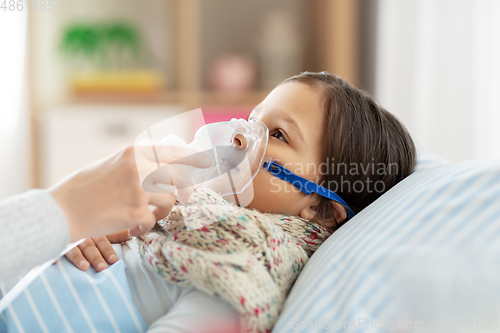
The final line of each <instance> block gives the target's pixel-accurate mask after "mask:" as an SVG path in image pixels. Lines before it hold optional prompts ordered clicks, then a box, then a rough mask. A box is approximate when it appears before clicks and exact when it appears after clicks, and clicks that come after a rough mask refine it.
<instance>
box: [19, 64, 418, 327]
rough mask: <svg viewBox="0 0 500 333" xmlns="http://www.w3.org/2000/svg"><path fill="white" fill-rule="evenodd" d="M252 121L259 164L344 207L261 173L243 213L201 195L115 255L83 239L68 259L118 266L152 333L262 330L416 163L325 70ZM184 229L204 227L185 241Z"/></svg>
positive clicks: (278, 95)
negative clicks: (346, 230)
mask: <svg viewBox="0 0 500 333" xmlns="http://www.w3.org/2000/svg"><path fill="white" fill-rule="evenodd" d="M250 118H257V119H260V120H262V121H263V122H264V123H265V124H266V125H267V127H268V128H269V131H270V132H269V134H270V138H269V143H268V147H267V151H266V156H267V157H269V158H271V159H272V160H273V161H274V162H276V163H278V164H279V165H281V166H284V167H285V168H286V169H288V170H289V171H290V172H292V173H293V174H295V175H297V176H299V177H302V178H305V179H306V180H308V181H311V182H314V183H316V184H318V185H320V186H322V187H324V188H326V189H327V190H330V191H332V192H334V193H336V194H337V195H338V196H340V197H341V198H342V199H343V201H344V202H345V204H346V205H344V204H343V203H341V202H342V201H340V202H339V200H332V197H331V196H328V195H324V194H323V195H319V194H317V193H310V194H306V193H304V192H303V191H300V190H298V189H297V186H296V185H297V184H293V185H292V184H291V183H290V182H289V181H286V180H284V179H282V178H281V177H277V176H275V175H274V174H273V173H271V172H264V171H261V172H259V173H258V174H257V176H256V178H255V179H254V181H253V191H254V199H253V201H252V202H251V203H250V205H249V206H248V207H247V208H240V207H237V206H235V205H233V204H230V203H228V202H227V201H225V200H224V199H223V198H222V197H220V196H218V195H217V194H216V193H214V192H212V191H210V190H207V189H203V188H197V189H196V190H195V193H194V194H193V195H192V197H191V199H190V205H182V204H177V205H176V206H175V207H174V209H173V210H172V212H171V213H170V214H169V216H168V217H167V218H166V219H165V220H163V221H161V222H159V223H158V224H157V226H156V227H155V228H154V229H153V230H152V231H151V232H150V233H148V234H146V235H144V236H141V237H138V238H134V239H132V240H130V241H128V242H127V243H125V244H122V245H119V244H115V245H113V247H111V245H110V244H109V242H108V241H107V239H106V238H100V239H95V240H87V241H86V243H85V244H84V245H83V246H80V248H81V251H80V250H78V249H76V250H75V251H73V252H71V253H69V254H68V255H67V257H68V258H69V259H70V260H71V261H72V262H74V263H75V264H77V265H80V263H81V262H84V263H85V262H86V261H85V260H84V257H86V258H88V259H89V261H90V262H91V263H92V264H93V265H94V266H95V267H97V268H99V270H102V269H103V268H105V267H106V264H105V263H104V260H103V259H102V256H104V257H106V259H107V260H108V262H109V263H113V262H115V261H116V259H117V258H116V257H115V258H112V256H113V255H115V254H116V255H117V256H118V257H119V258H120V259H123V262H124V263H125V264H126V268H123V269H124V270H125V274H126V278H127V284H128V285H127V286H128V287H129V291H130V298H131V299H132V301H133V304H134V305H135V307H136V309H137V311H138V313H140V315H141V316H142V319H143V320H144V323H145V324H146V325H147V326H148V329H149V331H151V332H153V331H154V332H156V331H158V332H160V331H168V332H237V331H246V332H269V331H270V330H271V328H272V326H273V324H274V322H275V321H276V319H277V317H278V314H279V311H280V309H281V306H282V304H283V302H284V300H285V298H286V295H287V293H288V291H289V289H290V288H291V286H292V284H293V282H294V281H295V279H296V278H297V276H298V274H299V273H300V270H301V269H302V267H303V266H304V264H305V263H306V261H307V258H308V257H309V256H311V255H312V253H314V251H315V250H316V249H317V248H318V247H319V245H321V244H322V243H323V242H324V241H325V240H326V238H327V237H328V236H329V235H330V234H331V233H332V232H333V231H335V230H336V229H337V228H339V227H340V226H341V225H342V224H343V223H345V222H346V221H347V219H348V216H349V215H350V213H351V211H352V212H353V213H358V212H359V211H361V210H362V209H363V208H365V207H366V206H368V205H369V204H370V203H371V202H373V201H374V200H375V199H377V198H378V197H379V196H380V195H382V194H383V193H384V192H386V191H387V190H388V189H390V188H391V187H392V186H394V185H395V184H396V183H398V182H399V181H401V180H402V179H403V178H405V177H406V176H408V175H409V174H410V173H411V172H412V170H413V167H414V165H415V155H416V154H415V147H414V144H413V141H412V139H411V137H410V135H409V134H408V132H407V130H406V129H405V127H404V126H403V125H402V124H401V123H400V122H399V121H398V120H397V119H396V118H395V117H394V116H393V115H391V114H390V113H388V112H387V111H386V110H384V109H383V108H381V107H380V106H378V105H377V104H376V103H375V102H374V100H373V99H372V98H371V97H370V96H369V95H368V94H367V93H365V92H363V91H361V90H359V89H357V88H355V87H353V86H352V85H350V84H348V83H347V82H346V81H344V80H342V79H341V78H339V77H337V76H334V75H331V74H329V73H327V72H321V73H310V72H304V73H302V74H300V75H297V76H294V77H291V78H289V79H287V80H285V81H283V82H282V83H281V84H280V85H278V86H277V87H276V88H275V89H274V90H273V91H272V92H271V93H270V94H269V95H268V96H267V97H266V99H265V100H264V101H263V102H262V103H261V104H259V105H258V106H257V107H255V109H254V110H253V111H252V113H251V114H250ZM325 191H326V190H325ZM326 192H328V191H326ZM322 193H324V192H322ZM328 193H329V192H328ZM192 205H198V206H201V207H202V208H203V209H198V210H196V211H195V210H192ZM189 223H197V224H198V225H199V224H200V223H201V225H202V226H203V227H202V228H200V229H196V230H190V231H188V230H187V229H186V225H189ZM94 244H96V245H94ZM113 249H114V250H116V252H114V251H113ZM101 253H102V254H101ZM82 254H83V256H82ZM120 262H122V261H121V260H120V261H118V262H117V263H120ZM99 264H101V266H99ZM58 265H59V266H60V265H61V263H59V264H58ZM85 265H87V266H88V263H87V264H84V265H80V266H79V267H80V268H82V269H86V268H87V267H86V266H85ZM103 265H104V267H103ZM115 266H117V265H116V264H115V265H112V266H111V267H110V268H109V269H108V270H110V269H113V268H114V267H115ZM52 267H54V270H55V269H57V267H58V266H52ZM51 269H52V268H51ZM59 269H61V268H60V267H59ZM108 270H106V271H108ZM75 271H76V272H77V273H78V274H80V275H81V274H86V273H83V272H80V271H77V270H75ZM106 271H103V273H105V272H106ZM99 275H102V274H96V276H99ZM53 279H57V274H55V275H54V277H53ZM75 279H76V278H75ZM61 280H62V278H61ZM74 289H78V288H74ZM30 292H31V294H33V292H34V291H33V290H31V288H30ZM32 296H33V295H31V297H32ZM80 297H85V295H83V296H80ZM16 302H17V301H16ZM35 302H36V300H35ZM14 305H15V304H14ZM54 325H55V324H54Z"/></svg>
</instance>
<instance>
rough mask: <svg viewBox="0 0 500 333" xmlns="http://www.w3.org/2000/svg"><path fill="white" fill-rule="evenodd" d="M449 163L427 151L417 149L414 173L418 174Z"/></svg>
mask: <svg viewBox="0 0 500 333" xmlns="http://www.w3.org/2000/svg"><path fill="white" fill-rule="evenodd" d="M446 163H449V162H448V161H447V160H445V159H444V158H442V157H440V156H437V155H434V154H432V153H429V152H428V151H426V150H424V149H422V148H420V147H417V165H416V166H415V170H414V172H419V171H422V170H425V169H430V168H434V167H437V166H440V165H443V164H446Z"/></svg>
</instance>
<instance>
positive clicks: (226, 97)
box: [36, 90, 269, 109]
mask: <svg viewBox="0 0 500 333" xmlns="http://www.w3.org/2000/svg"><path fill="white" fill-rule="evenodd" d="M268 94H269V91H266V90H256V91H249V92H241V93H227V92H210V91H203V92H196V91H194V92H193V91H172V92H162V93H135V94H131V93H113V94H111V93H103V94H88V93H86V94H73V95H70V96H69V97H67V98H63V99H57V100H48V101H44V102H40V103H36V104H37V105H38V106H40V107H48V106H55V105H76V104H182V105H185V106H186V108H187V109H191V108H192V109H195V108H199V107H204V106H226V107H227V106H255V105H257V104H259V103H260V102H262V101H263V100H264V98H266V96H267V95H268Z"/></svg>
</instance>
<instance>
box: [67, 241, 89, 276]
mask: <svg viewBox="0 0 500 333" xmlns="http://www.w3.org/2000/svg"><path fill="white" fill-rule="evenodd" d="M65 256H66V258H68V260H69V261H71V263H72V264H73V265H75V266H76V267H77V268H79V269H80V270H82V271H86V270H87V269H88V268H89V267H90V263H89V262H88V261H87V259H85V257H84V256H83V254H82V251H80V249H79V248H78V247H75V248H74V249H71V250H70V251H69V252H68V253H66V255H65Z"/></svg>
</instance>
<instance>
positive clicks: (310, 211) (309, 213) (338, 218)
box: [299, 200, 347, 228]
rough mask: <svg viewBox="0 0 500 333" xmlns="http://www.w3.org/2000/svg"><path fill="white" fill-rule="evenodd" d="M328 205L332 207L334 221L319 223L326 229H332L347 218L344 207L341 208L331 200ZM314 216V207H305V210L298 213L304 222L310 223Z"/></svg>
mask: <svg viewBox="0 0 500 333" xmlns="http://www.w3.org/2000/svg"><path fill="white" fill-rule="evenodd" d="M330 204H331V206H332V210H333V217H334V218H335V221H321V223H320V224H321V225H323V226H325V227H327V228H331V227H334V226H336V225H340V224H342V222H344V221H345V219H346V218H347V210H346V209H345V208H344V206H342V205H341V204H340V203H338V202H337V201H333V200H331V201H330ZM316 214H317V212H316V207H315V206H307V207H306V208H304V209H302V210H301V211H300V213H299V216H300V217H302V218H304V219H306V220H309V221H312V220H313V219H314V217H315V216H316Z"/></svg>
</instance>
